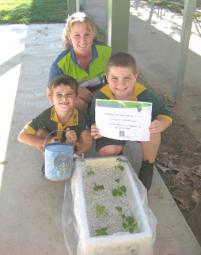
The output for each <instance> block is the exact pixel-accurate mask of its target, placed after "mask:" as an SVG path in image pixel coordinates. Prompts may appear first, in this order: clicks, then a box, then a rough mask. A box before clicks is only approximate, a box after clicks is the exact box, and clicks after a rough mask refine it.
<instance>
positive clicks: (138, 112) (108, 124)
mask: <svg viewBox="0 0 201 255" xmlns="http://www.w3.org/2000/svg"><path fill="white" fill-rule="evenodd" d="M151 115H152V103H149V102H140V101H122V100H110V99H96V107H95V119H96V126H97V128H98V129H99V132H100V135H101V136H104V137H108V138H111V139H117V140H127V141H128V140H130V141H149V140H150V132H149V126H150V123H151Z"/></svg>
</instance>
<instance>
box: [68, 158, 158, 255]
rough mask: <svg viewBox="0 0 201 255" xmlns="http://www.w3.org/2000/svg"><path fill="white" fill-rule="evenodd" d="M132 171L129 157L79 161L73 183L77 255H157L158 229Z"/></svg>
mask: <svg viewBox="0 0 201 255" xmlns="http://www.w3.org/2000/svg"><path fill="white" fill-rule="evenodd" d="M132 171H133V169H132V168H131V166H130V164H129V162H128V161H127V159H126V158H125V157H108V158H93V159H86V160H84V161H79V160H77V162H76V170H75V173H74V176H73V179H72V192H73V200H74V215H75V219H76V225H77V236H78V242H77V252H76V253H75V254H80V255H81V254H82V255H85V254H86V255H111V254H115V255H129V254H132V255H134V254H136V255H151V254H153V240H154V235H155V227H153V228H152V227H150V220H152V222H154V221H155V218H154V216H152V219H150V218H149V217H148V216H147V214H146V210H148V211H150V209H149V207H148V205H147V204H146V205H145V204H143V202H142V199H141V197H140V193H141V192H139V190H138V187H137V182H138V180H137V179H136V176H135V174H134V175H133V174H132ZM143 192H144V196H145V197H146V192H145V190H143ZM149 213H150V212H149ZM149 215H150V214H149Z"/></svg>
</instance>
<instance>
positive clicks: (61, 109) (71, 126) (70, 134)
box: [18, 76, 92, 154]
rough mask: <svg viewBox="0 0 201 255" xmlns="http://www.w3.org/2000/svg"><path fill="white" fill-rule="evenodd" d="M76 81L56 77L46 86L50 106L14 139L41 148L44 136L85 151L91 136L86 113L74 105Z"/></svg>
mask: <svg viewBox="0 0 201 255" xmlns="http://www.w3.org/2000/svg"><path fill="white" fill-rule="evenodd" d="M77 88H78V84H77V81H76V80H75V79H73V78H71V77H68V76H59V77H57V78H55V80H54V81H53V82H52V83H51V85H50V93H49V100H50V102H51V103H52V106H51V107H50V108H48V109H46V110H45V111H44V112H42V113H41V114H40V115H38V116H37V117H36V118H34V119H33V120H32V121H31V122H29V123H28V124H27V125H26V126H25V127H24V128H23V129H22V130H21V132H20V133H19V135H18V140H19V141H20V142H22V143H25V144H28V145H32V146H34V147H36V148H37V149H39V150H41V151H43V150H44V144H45V143H46V137H47V135H48V134H50V132H52V131H55V133H53V135H52V136H51V137H50V138H49V139H48V141H47V143H48V142H51V141H55V140H56V141H60V142H64V143H70V144H74V145H75V152H76V153H77V154H81V153H85V152H86V151H88V150H89V149H90V147H91V144H92V137H91V135H90V131H89V129H88V126H87V119H86V116H85V115H84V114H83V113H82V112H80V111H79V110H77V109H76V108H75V99H76V96H77Z"/></svg>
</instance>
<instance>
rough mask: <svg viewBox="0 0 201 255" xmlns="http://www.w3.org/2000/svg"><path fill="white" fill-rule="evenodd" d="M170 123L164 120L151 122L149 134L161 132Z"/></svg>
mask: <svg viewBox="0 0 201 255" xmlns="http://www.w3.org/2000/svg"><path fill="white" fill-rule="evenodd" d="M170 124H171V123H170V122H169V121H167V120H166V119H164V118H161V119H156V120H153V121H152V122H151V124H150V126H149V131H150V133H151V134H156V133H161V132H163V131H164V130H165V129H166V128H167V127H168V126H169V125H170Z"/></svg>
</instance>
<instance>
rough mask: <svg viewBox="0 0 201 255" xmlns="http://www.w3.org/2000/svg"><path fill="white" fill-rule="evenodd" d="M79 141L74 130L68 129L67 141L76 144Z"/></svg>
mask: <svg viewBox="0 0 201 255" xmlns="http://www.w3.org/2000/svg"><path fill="white" fill-rule="evenodd" d="M76 142H77V135H76V132H75V131H74V130H70V129H69V128H67V129H66V143H70V144H76Z"/></svg>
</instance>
